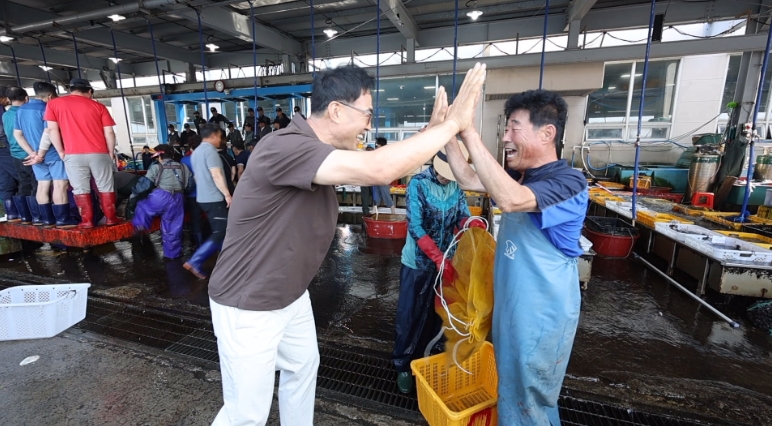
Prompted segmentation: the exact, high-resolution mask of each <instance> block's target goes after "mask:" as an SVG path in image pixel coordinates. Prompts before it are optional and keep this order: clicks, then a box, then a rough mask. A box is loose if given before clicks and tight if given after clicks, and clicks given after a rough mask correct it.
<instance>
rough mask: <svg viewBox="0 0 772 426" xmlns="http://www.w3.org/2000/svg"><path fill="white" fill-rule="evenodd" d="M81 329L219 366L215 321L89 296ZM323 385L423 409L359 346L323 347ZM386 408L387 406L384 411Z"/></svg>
mask: <svg viewBox="0 0 772 426" xmlns="http://www.w3.org/2000/svg"><path fill="white" fill-rule="evenodd" d="M76 327H77V328H79V329H81V330H86V331H90V332H93V333H97V334H102V335H106V336H110V337H115V338H119V339H123V340H128V341H132V342H135V343H141V344H144V345H148V346H151V347H154V348H157V349H161V350H164V351H167V352H170V353H175V354H178V355H184V356H187V357H191V358H194V359H197V360H204V361H209V362H215V363H217V362H218V361H219V358H218V355H217V341H216V338H215V336H214V332H213V330H212V325H211V323H208V322H206V321H202V320H200V319H195V318H187V317H181V316H179V315H173V314H170V313H165V312H160V311H154V310H149V309H142V308H139V307H135V306H132V305H127V304H124V303H117V302H113V301H109V300H104V299H101V298H96V297H89V301H88V310H87V314H86V318H85V320H83V321H81V322H80V323H78V324H77V325H76ZM319 353H320V357H321V360H320V366H319V376H318V380H317V386H318V387H320V388H322V389H326V390H328V391H332V392H335V393H340V394H341V395H346V396H347V401H351V402H354V403H356V400H357V399H360V400H361V401H362V402H363V403H366V404H368V405H370V404H371V403H373V402H374V403H377V404H383V405H385V406H388V407H390V409H393V408H398V409H402V410H407V411H411V412H415V411H418V401H417V400H416V396H415V394H414V393H413V394H410V395H403V394H401V393H399V391H398V390H397V389H396V385H395V383H396V373H395V372H394V369H393V368H392V367H391V363H390V361H389V359H388V358H386V357H383V356H378V355H377V354H369V353H366V352H363V351H362V350H361V349H359V348H343V347H331V346H326V345H320V347H319ZM350 397H354V398H350ZM558 404H559V406H560V414H561V419H562V421H563V424H564V425H568V426H586V425H592V426H595V425H597V426H617V425H618V426H636V425H652V426H705V425H707V423H702V422H695V421H691V420H684V419H677V418H673V417H667V416H661V415H655V414H650V413H642V412H639V411H634V410H628V409H624V408H620V407H614V406H611V405H607V404H602V403H599V402H593V401H588V400H584V399H579V398H575V397H572V396H569V395H561V396H560V400H559V402H558ZM384 408H385V407H384Z"/></svg>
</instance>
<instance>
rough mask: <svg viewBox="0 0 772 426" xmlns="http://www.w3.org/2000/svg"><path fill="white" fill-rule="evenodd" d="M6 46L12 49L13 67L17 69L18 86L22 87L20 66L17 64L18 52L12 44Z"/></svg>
mask: <svg viewBox="0 0 772 426" xmlns="http://www.w3.org/2000/svg"><path fill="white" fill-rule="evenodd" d="M6 46H8V48H9V49H11V55H12V56H13V67H14V68H15V69H16V84H17V85H18V86H19V87H21V74H19V64H17V63H16V51H15V50H14V49H13V46H11V45H10V44H6Z"/></svg>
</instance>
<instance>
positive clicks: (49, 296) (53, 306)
mask: <svg viewBox="0 0 772 426" xmlns="http://www.w3.org/2000/svg"><path fill="white" fill-rule="evenodd" d="M89 287H91V284H55V285H25V286H18V287H11V288H7V289H5V290H3V291H0V341H3V340H19V339H39V338H43V337H53V336H55V335H57V334H59V333H61V332H62V331H64V330H66V329H68V328H70V327H72V326H73V325H75V324H76V323H78V322H79V321H81V320H83V318H85V317H86V302H87V300H88V297H87V290H88V288H89Z"/></svg>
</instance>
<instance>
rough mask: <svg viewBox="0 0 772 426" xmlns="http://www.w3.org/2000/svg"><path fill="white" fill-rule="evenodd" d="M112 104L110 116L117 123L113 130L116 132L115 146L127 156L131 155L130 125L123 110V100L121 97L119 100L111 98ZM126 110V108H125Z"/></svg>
mask: <svg viewBox="0 0 772 426" xmlns="http://www.w3.org/2000/svg"><path fill="white" fill-rule="evenodd" d="M109 102H110V104H111V105H112V107H111V108H109V109H110V114H112V116H113V120H114V121H115V127H113V129H114V130H115V145H116V147H117V148H118V151H119V152H121V153H123V154H126V155H131V148H130V147H129V143H130V142H129V133H128V130H127V128H128V124H127V123H126V114H124V110H123V108H121V105H123V99H121V98H120V97H117V98H110V99H109ZM124 108H125V107H124Z"/></svg>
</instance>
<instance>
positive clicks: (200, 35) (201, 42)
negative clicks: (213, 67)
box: [193, 7, 254, 130]
mask: <svg viewBox="0 0 772 426" xmlns="http://www.w3.org/2000/svg"><path fill="white" fill-rule="evenodd" d="M193 10H195V11H196V17H197V18H198V44H199V49H200V50H201V80H203V81H204V105H206V111H209V93H207V90H206V56H205V55H204V32H203V30H202V28H201V11H200V10H198V9H197V8H195V7H194V8H193ZM205 114H206V113H204V114H201V115H204V116H205ZM253 130H254V129H253Z"/></svg>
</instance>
